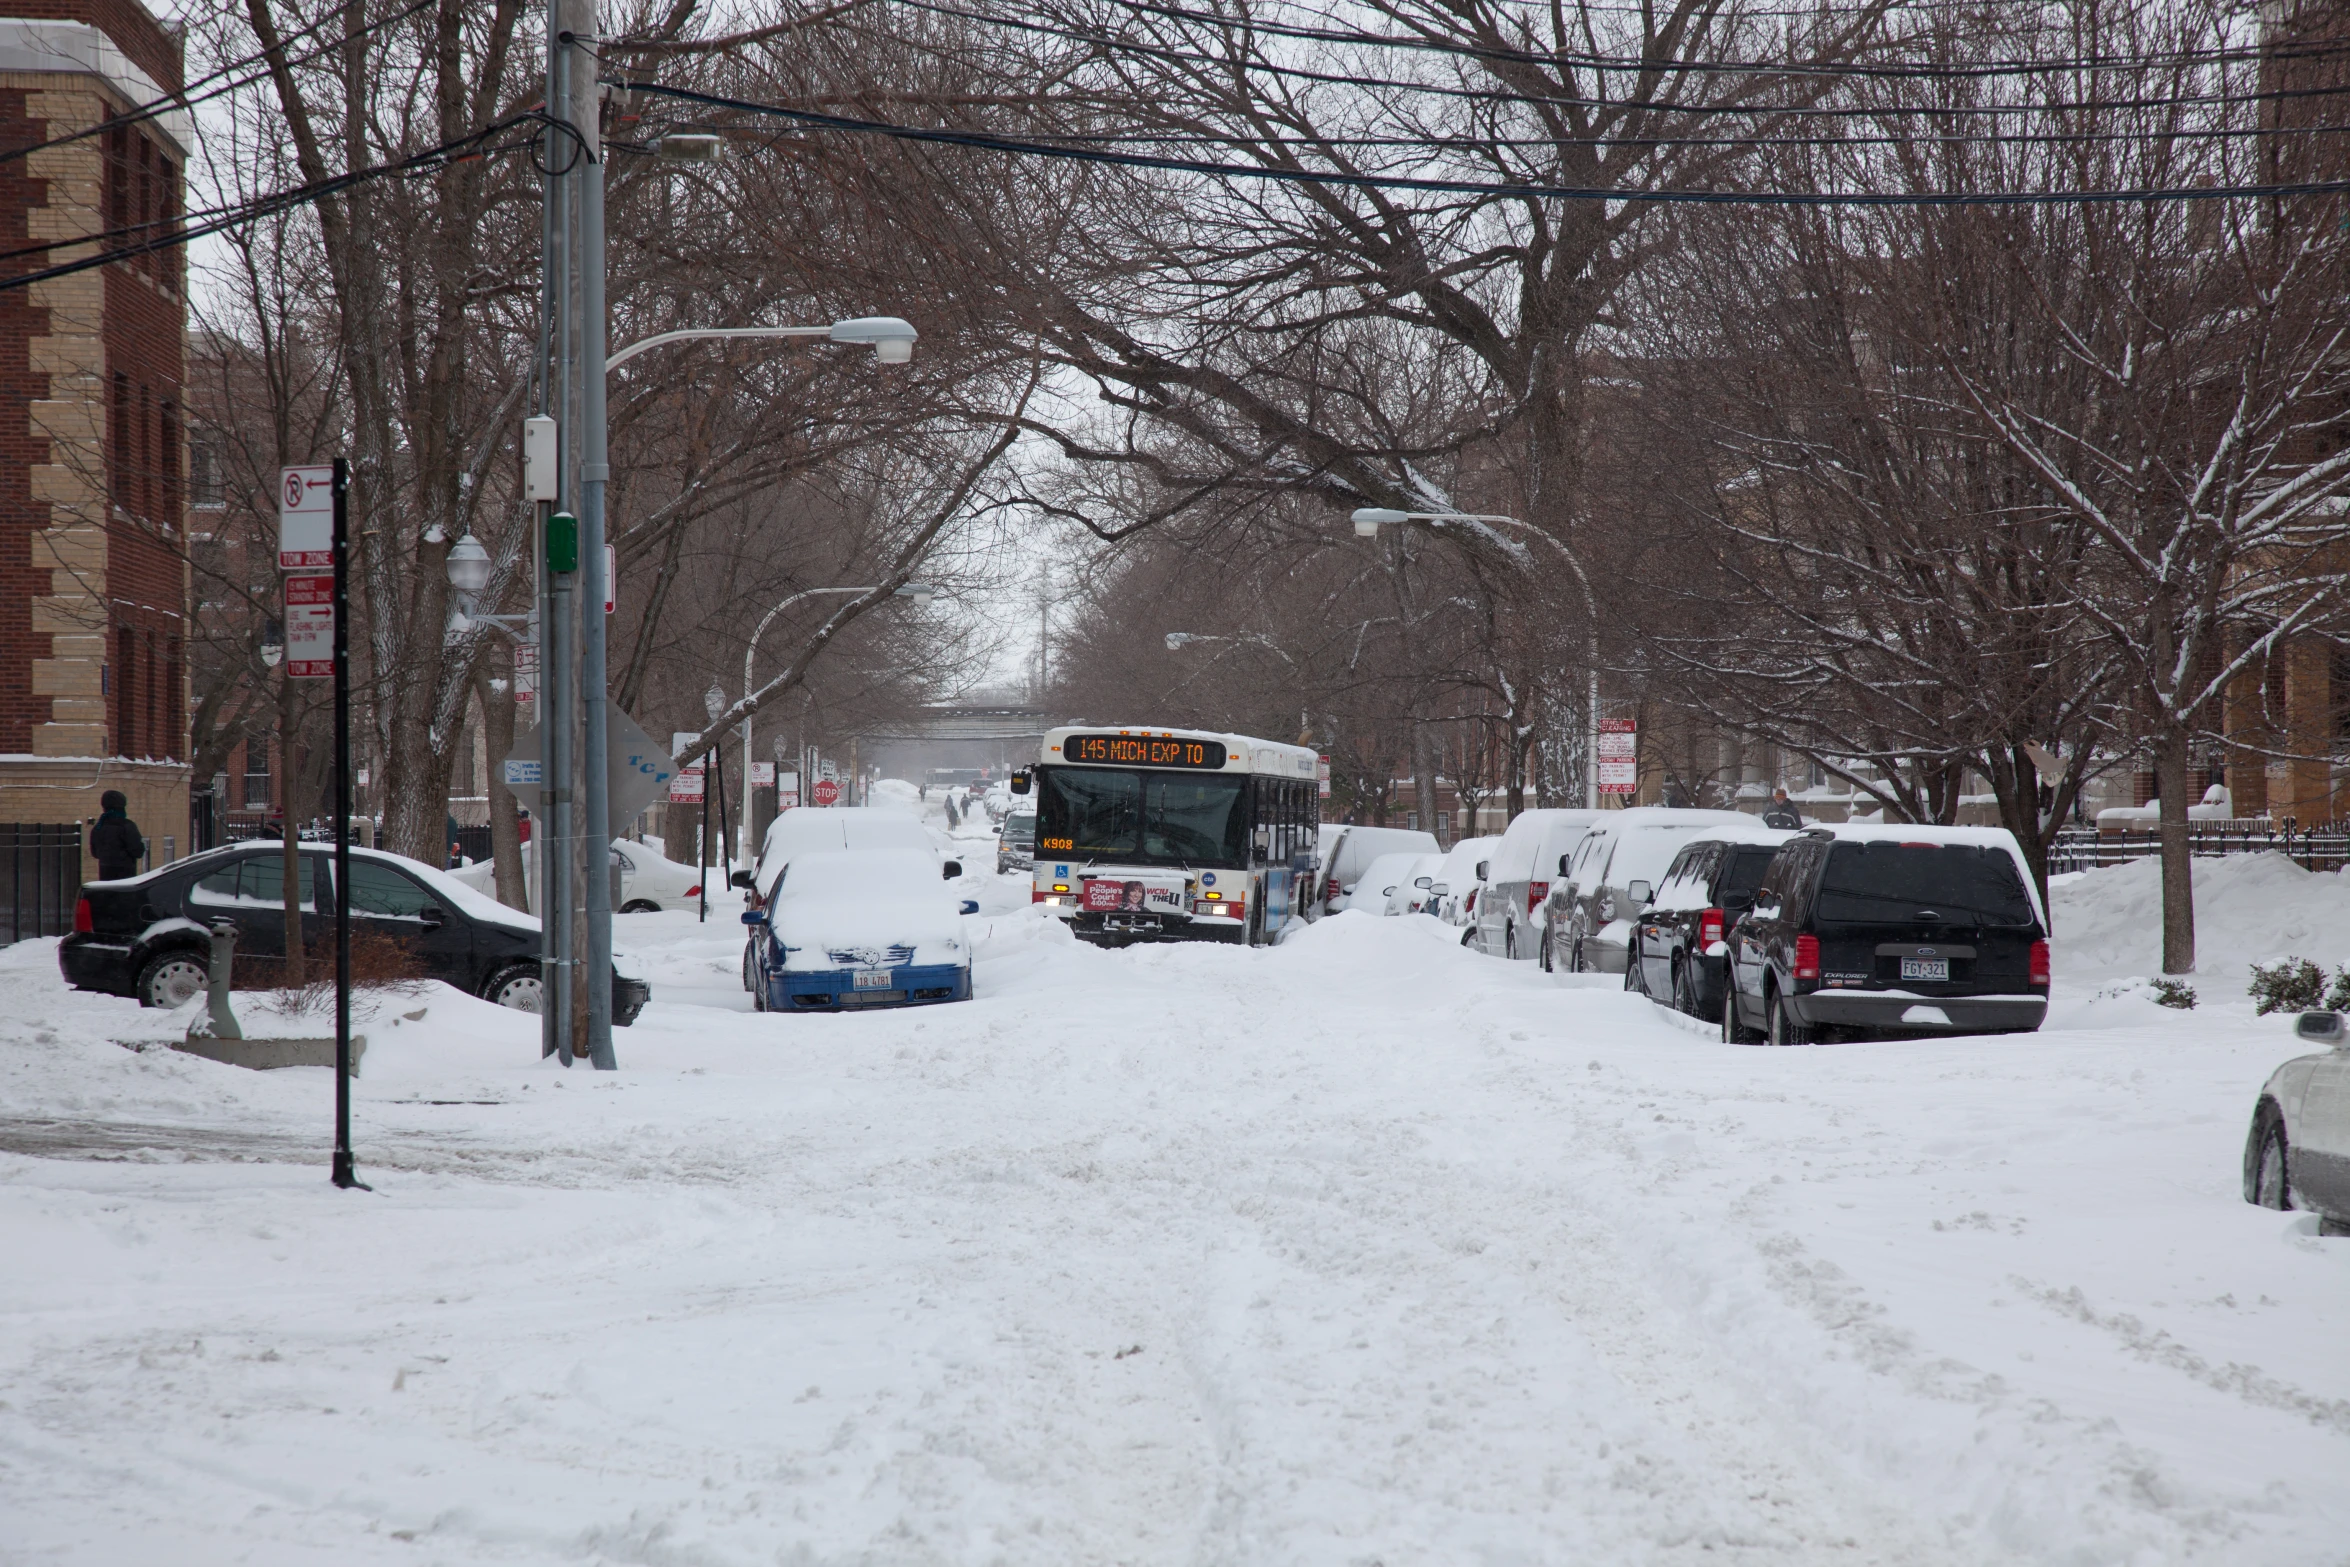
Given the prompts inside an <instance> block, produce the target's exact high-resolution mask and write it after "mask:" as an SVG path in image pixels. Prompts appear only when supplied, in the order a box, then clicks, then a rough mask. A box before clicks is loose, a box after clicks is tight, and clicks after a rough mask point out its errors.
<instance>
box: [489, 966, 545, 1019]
mask: <svg viewBox="0 0 2350 1567" xmlns="http://www.w3.org/2000/svg"><path fill="white" fill-rule="evenodd" d="M481 998H482V999H483V1000H484V1001H487V1002H488V1003H490V1005H492V1006H498V1007H512V1008H513V1009H514V1010H515V1011H517V1012H533V1013H535V1012H542V1011H544V1010H546V1003H547V991H546V985H545V983H544V982H543V981H542V980H541V979H540V978H539V966H538V965H537V964H536V963H509V964H507V965H506V966H505V967H504V968H502V969H500V970H498V972H496V973H495V974H492V975H491V976H490V982H489V983H488V984H486V985H484V986H482V987H481Z"/></svg>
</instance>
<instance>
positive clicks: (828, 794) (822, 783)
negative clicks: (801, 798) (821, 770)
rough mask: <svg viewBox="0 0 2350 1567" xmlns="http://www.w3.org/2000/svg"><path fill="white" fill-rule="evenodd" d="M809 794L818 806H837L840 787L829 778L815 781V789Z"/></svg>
mask: <svg viewBox="0 0 2350 1567" xmlns="http://www.w3.org/2000/svg"><path fill="white" fill-rule="evenodd" d="M811 793H812V795H813V797H814V799H815V801H816V803H817V804H818V805H838V804H839V803H840V785H839V784H836V783H834V782H833V781H832V780H831V779H829V778H819V779H817V780H816V787H815V789H814V790H812V791H811Z"/></svg>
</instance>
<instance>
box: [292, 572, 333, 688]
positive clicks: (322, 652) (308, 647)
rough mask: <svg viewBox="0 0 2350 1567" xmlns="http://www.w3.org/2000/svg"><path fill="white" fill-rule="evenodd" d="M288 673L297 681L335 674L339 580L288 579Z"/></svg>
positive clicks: (328, 578) (330, 575)
mask: <svg viewBox="0 0 2350 1567" xmlns="http://www.w3.org/2000/svg"><path fill="white" fill-rule="evenodd" d="M286 673H287V674H289V675H291V676H293V677H294V678H295V679H296V680H332V679H333V678H334V675H335V579H334V575H333V573H331V572H330V573H328V574H326V575H324V576H301V577H288V578H286Z"/></svg>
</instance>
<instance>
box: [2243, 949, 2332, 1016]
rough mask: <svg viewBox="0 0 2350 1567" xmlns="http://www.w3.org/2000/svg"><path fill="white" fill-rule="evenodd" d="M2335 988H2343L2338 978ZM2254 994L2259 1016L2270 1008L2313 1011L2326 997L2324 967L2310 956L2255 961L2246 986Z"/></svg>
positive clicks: (2256, 1012)
mask: <svg viewBox="0 0 2350 1567" xmlns="http://www.w3.org/2000/svg"><path fill="white" fill-rule="evenodd" d="M2336 988H2337V989H2340V988H2341V982H2340V981H2339V980H2337V982H2336ZM2247 990H2248V993H2249V994H2250V995H2251V997H2252V1011H2253V1014H2254V1015H2255V1016H2257V1017H2266V1016H2268V1014H2270V1013H2271V1012H2314V1011H2316V1010H2317V1009H2318V1006H2319V1005H2320V1003H2322V1002H2323V1001H2324V1000H2325V993H2326V976H2325V970H2323V969H2321V968H2319V967H2318V966H2317V965H2316V964H2314V963H2312V962H2310V961H2309V960H2308V959H2307V958H2290V957H2288V958H2280V959H2278V960H2277V961H2276V962H2274V963H2255V964H2253V965H2252V983H2251V985H2250V986H2249V987H2247Z"/></svg>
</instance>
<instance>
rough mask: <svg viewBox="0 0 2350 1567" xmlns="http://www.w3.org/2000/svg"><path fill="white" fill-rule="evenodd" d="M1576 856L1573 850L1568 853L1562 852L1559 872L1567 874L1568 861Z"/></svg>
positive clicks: (1562, 874)
mask: <svg viewBox="0 0 2350 1567" xmlns="http://www.w3.org/2000/svg"><path fill="white" fill-rule="evenodd" d="M1574 857H1575V856H1574V854H1573V853H1572V852H1569V853H1566V854H1562V855H1560V856H1559V874H1560V875H1561V876H1564V875H1566V874H1567V861H1569V860H1571V859H1573V858H1574Z"/></svg>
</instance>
